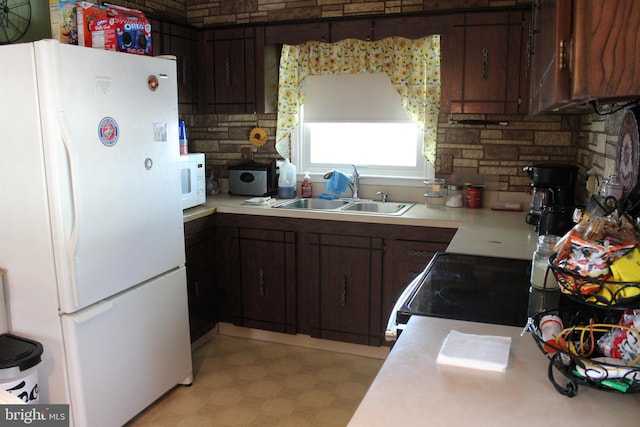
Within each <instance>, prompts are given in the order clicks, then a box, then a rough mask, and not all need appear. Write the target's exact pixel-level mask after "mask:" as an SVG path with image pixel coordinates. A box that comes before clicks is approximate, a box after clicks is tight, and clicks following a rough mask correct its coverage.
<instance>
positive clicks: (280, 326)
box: [239, 229, 295, 333]
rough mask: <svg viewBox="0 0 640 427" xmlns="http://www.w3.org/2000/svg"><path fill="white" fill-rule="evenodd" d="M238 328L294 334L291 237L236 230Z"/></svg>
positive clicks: (278, 233) (288, 233) (288, 234)
mask: <svg viewBox="0 0 640 427" xmlns="http://www.w3.org/2000/svg"><path fill="white" fill-rule="evenodd" d="M239 239H240V263H241V287H242V295H241V298H242V326H247V327H252V328H260V329H268V330H272V331H277V332H290V333H295V246H294V244H295V233H293V232H285V231H275V230H259V229H240V230H239Z"/></svg>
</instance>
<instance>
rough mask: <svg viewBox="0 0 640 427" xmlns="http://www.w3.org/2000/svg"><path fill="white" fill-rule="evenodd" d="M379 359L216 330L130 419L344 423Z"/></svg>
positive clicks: (139, 424)
mask: <svg viewBox="0 0 640 427" xmlns="http://www.w3.org/2000/svg"><path fill="white" fill-rule="evenodd" d="M383 362H384V360H381V359H379V358H371V357H365V356H360V355H353V354H344V353H339V352H334V351H327V350H319V349H312V348H305V347H299V346H295V345H289V344H280V343H273V342H266V341H259V340H254V339H247V338H238V337H231V336H224V335H214V336H213V337H212V338H211V340H209V341H208V342H207V343H206V344H205V345H203V346H201V347H199V348H198V349H196V350H195V351H194V352H193V370H194V383H193V385H192V386H190V387H185V386H177V387H175V388H174V389H172V390H171V391H169V392H168V393H167V394H166V395H164V396H163V397H162V398H161V399H159V400H158V401H157V402H155V403H154V404H153V405H152V406H150V407H149V408H148V409H147V410H145V411H144V412H143V413H141V414H140V415H138V416H137V417H136V418H134V419H133V420H132V421H131V422H130V423H129V424H128V426H131V427H133V426H135V427H143V426H158V427H162V426H172V427H173V426H194V427H195V426H198V427H205V426H215V427H218V426H219V427H227V426H242V427H245V426H246V427H253V426H255V427H258V426H260V427H269V426H283V427H284V426H295V427H304V426H318V427H320V426H321V427H333V426H336V427H343V426H346V425H347V423H348V422H349V420H350V419H351V416H352V415H353V413H354V412H355V410H356V408H357V407H358V404H359V403H360V401H361V400H362V398H363V397H364V395H365V393H366V391H367V389H368V388H369V386H370V385H371V383H372V381H373V379H374V378H375V376H376V374H377V373H378V370H379V369H380V367H381V366H382V363H383Z"/></svg>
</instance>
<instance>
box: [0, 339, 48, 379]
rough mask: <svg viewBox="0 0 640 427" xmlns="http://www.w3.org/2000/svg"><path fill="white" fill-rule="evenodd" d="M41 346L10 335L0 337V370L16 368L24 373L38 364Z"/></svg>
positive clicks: (35, 342)
mask: <svg viewBox="0 0 640 427" xmlns="http://www.w3.org/2000/svg"><path fill="white" fill-rule="evenodd" d="M41 355H42V344H40V343H39V342H37V341H32V340H29V339H26V338H21V337H17V336H15V335H11V334H2V335H0V369H8V368H14V367H16V366H18V367H19V368H20V370H21V371H25V370H27V369H29V368H31V367H33V366H36V365H37V364H38V363H40V356H41Z"/></svg>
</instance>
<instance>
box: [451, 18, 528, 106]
mask: <svg viewBox="0 0 640 427" xmlns="http://www.w3.org/2000/svg"><path fill="white" fill-rule="evenodd" d="M524 20H525V17H524V12H521V11H513V12H499V13H469V14H466V16H465V23H464V45H463V50H462V56H463V64H464V65H463V67H462V72H463V80H462V82H461V84H462V99H455V98H453V99H452V101H451V111H452V112H454V113H497V114H515V113H519V112H522V111H523V108H522V107H521V104H522V96H523V93H522V91H526V92H528V89H527V88H526V85H523V86H522V90H521V73H522V74H524V73H525V70H524V68H523V65H524V58H525V57H526V49H525V47H526V44H523V42H525V43H526V39H525V34H526V33H525V31H524V28H523V27H524V26H525V23H524ZM524 95H526V93H525V94H524Z"/></svg>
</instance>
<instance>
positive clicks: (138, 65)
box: [0, 40, 192, 427]
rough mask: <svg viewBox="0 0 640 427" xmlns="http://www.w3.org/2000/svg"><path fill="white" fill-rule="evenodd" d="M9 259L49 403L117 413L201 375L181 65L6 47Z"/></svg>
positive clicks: (12, 306) (113, 417)
mask: <svg viewBox="0 0 640 427" xmlns="http://www.w3.org/2000/svg"><path fill="white" fill-rule="evenodd" d="M0 64H2V66H1V67H0V94H1V97H0V190H1V193H0V242H1V244H0V268H3V269H5V270H6V275H5V294H6V295H5V296H6V300H7V314H8V327H9V331H10V332H11V333H13V334H15V335H19V336H22V337H25V338H29V339H33V340H36V341H39V342H40V343H42V345H43V347H44V353H43V355H42V362H41V363H40V364H39V365H38V383H39V393H40V394H39V398H40V403H69V404H70V413H71V418H72V422H71V424H72V425H75V426H80V427H85V426H89V427H96V426H119V425H122V424H123V423H125V422H126V421H127V420H129V419H131V418H132V417H134V416H135V415H136V414H137V413H139V412H140V411H142V410H143V409H144V408H145V407H147V406H148V405H149V404H150V403H152V402H153V401H154V400H156V399H157V398H158V397H160V396H161V395H162V394H164V393H165V392H166V391H168V390H169V389H171V388H172V387H174V386H176V385H178V384H190V383H191V381H192V366H191V351H190V339H189V325H188V308H187V290H186V274H185V268H184V264H185V255H184V234H183V219H182V200H181V190H180V181H179V180H180V175H179V143H178V106H177V83H176V64H175V61H173V60H171V59H163V58H151V57H143V56H138V55H132V54H125V53H119V52H108V51H102V50H97V49H90V48H84V47H77V46H69V45H63V44H59V43H58V42H55V41H52V40H44V41H39V42H35V43H25V44H18V45H6V46H0Z"/></svg>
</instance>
